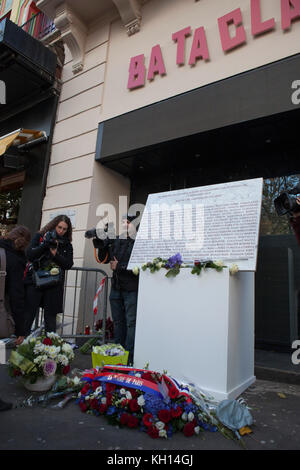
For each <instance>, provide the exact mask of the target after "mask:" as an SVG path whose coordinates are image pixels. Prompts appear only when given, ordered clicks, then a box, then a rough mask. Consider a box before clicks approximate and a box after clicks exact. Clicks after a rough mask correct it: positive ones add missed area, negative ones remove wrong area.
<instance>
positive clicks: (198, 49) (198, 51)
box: [189, 26, 209, 65]
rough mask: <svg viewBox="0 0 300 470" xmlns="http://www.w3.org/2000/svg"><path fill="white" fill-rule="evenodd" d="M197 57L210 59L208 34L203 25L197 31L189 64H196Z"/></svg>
mask: <svg viewBox="0 0 300 470" xmlns="http://www.w3.org/2000/svg"><path fill="white" fill-rule="evenodd" d="M197 59H204V60H209V52H208V47H207V41H206V34H205V29H204V28H203V26H201V28H198V29H196V31H195V34H194V38H193V44H192V49H191V55H190V60H189V64H190V65H195V63H196V60H197Z"/></svg>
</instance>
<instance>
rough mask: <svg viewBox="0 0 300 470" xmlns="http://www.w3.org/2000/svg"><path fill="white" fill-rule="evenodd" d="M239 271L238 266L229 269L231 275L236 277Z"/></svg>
mask: <svg viewBox="0 0 300 470" xmlns="http://www.w3.org/2000/svg"><path fill="white" fill-rule="evenodd" d="M238 271H239V267H238V265H237V264H232V265H231V266H230V268H229V272H230V274H232V275H234V274H236V273H237V272H238Z"/></svg>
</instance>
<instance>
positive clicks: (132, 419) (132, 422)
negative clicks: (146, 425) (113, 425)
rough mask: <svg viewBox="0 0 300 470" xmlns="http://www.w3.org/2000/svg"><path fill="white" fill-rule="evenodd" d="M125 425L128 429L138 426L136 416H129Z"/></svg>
mask: <svg viewBox="0 0 300 470" xmlns="http://www.w3.org/2000/svg"><path fill="white" fill-rule="evenodd" d="M127 424H128V427H129V428H136V427H137V426H138V424H139V420H138V418H137V417H136V416H133V415H129V418H128V423H127Z"/></svg>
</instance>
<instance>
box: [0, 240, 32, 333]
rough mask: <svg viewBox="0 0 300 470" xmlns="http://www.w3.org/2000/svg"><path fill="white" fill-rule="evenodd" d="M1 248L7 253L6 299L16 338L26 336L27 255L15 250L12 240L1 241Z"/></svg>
mask: <svg viewBox="0 0 300 470" xmlns="http://www.w3.org/2000/svg"><path fill="white" fill-rule="evenodd" d="M0 247H1V248H4V249H5V253H6V272H7V274H6V277H5V297H6V299H7V300H8V302H9V306H10V310H11V312H12V315H13V319H14V321H15V324H16V331H15V334H16V336H25V330H24V318H25V316H24V298H25V295H24V282H23V276H24V270H25V266H26V257H25V253H24V252H22V251H18V250H16V249H15V248H14V244H13V241H12V240H5V239H0Z"/></svg>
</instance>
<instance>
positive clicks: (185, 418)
mask: <svg viewBox="0 0 300 470" xmlns="http://www.w3.org/2000/svg"><path fill="white" fill-rule="evenodd" d="M181 419H182V420H183V421H187V420H188V415H187V413H186V412H184V413H182V415H181Z"/></svg>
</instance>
